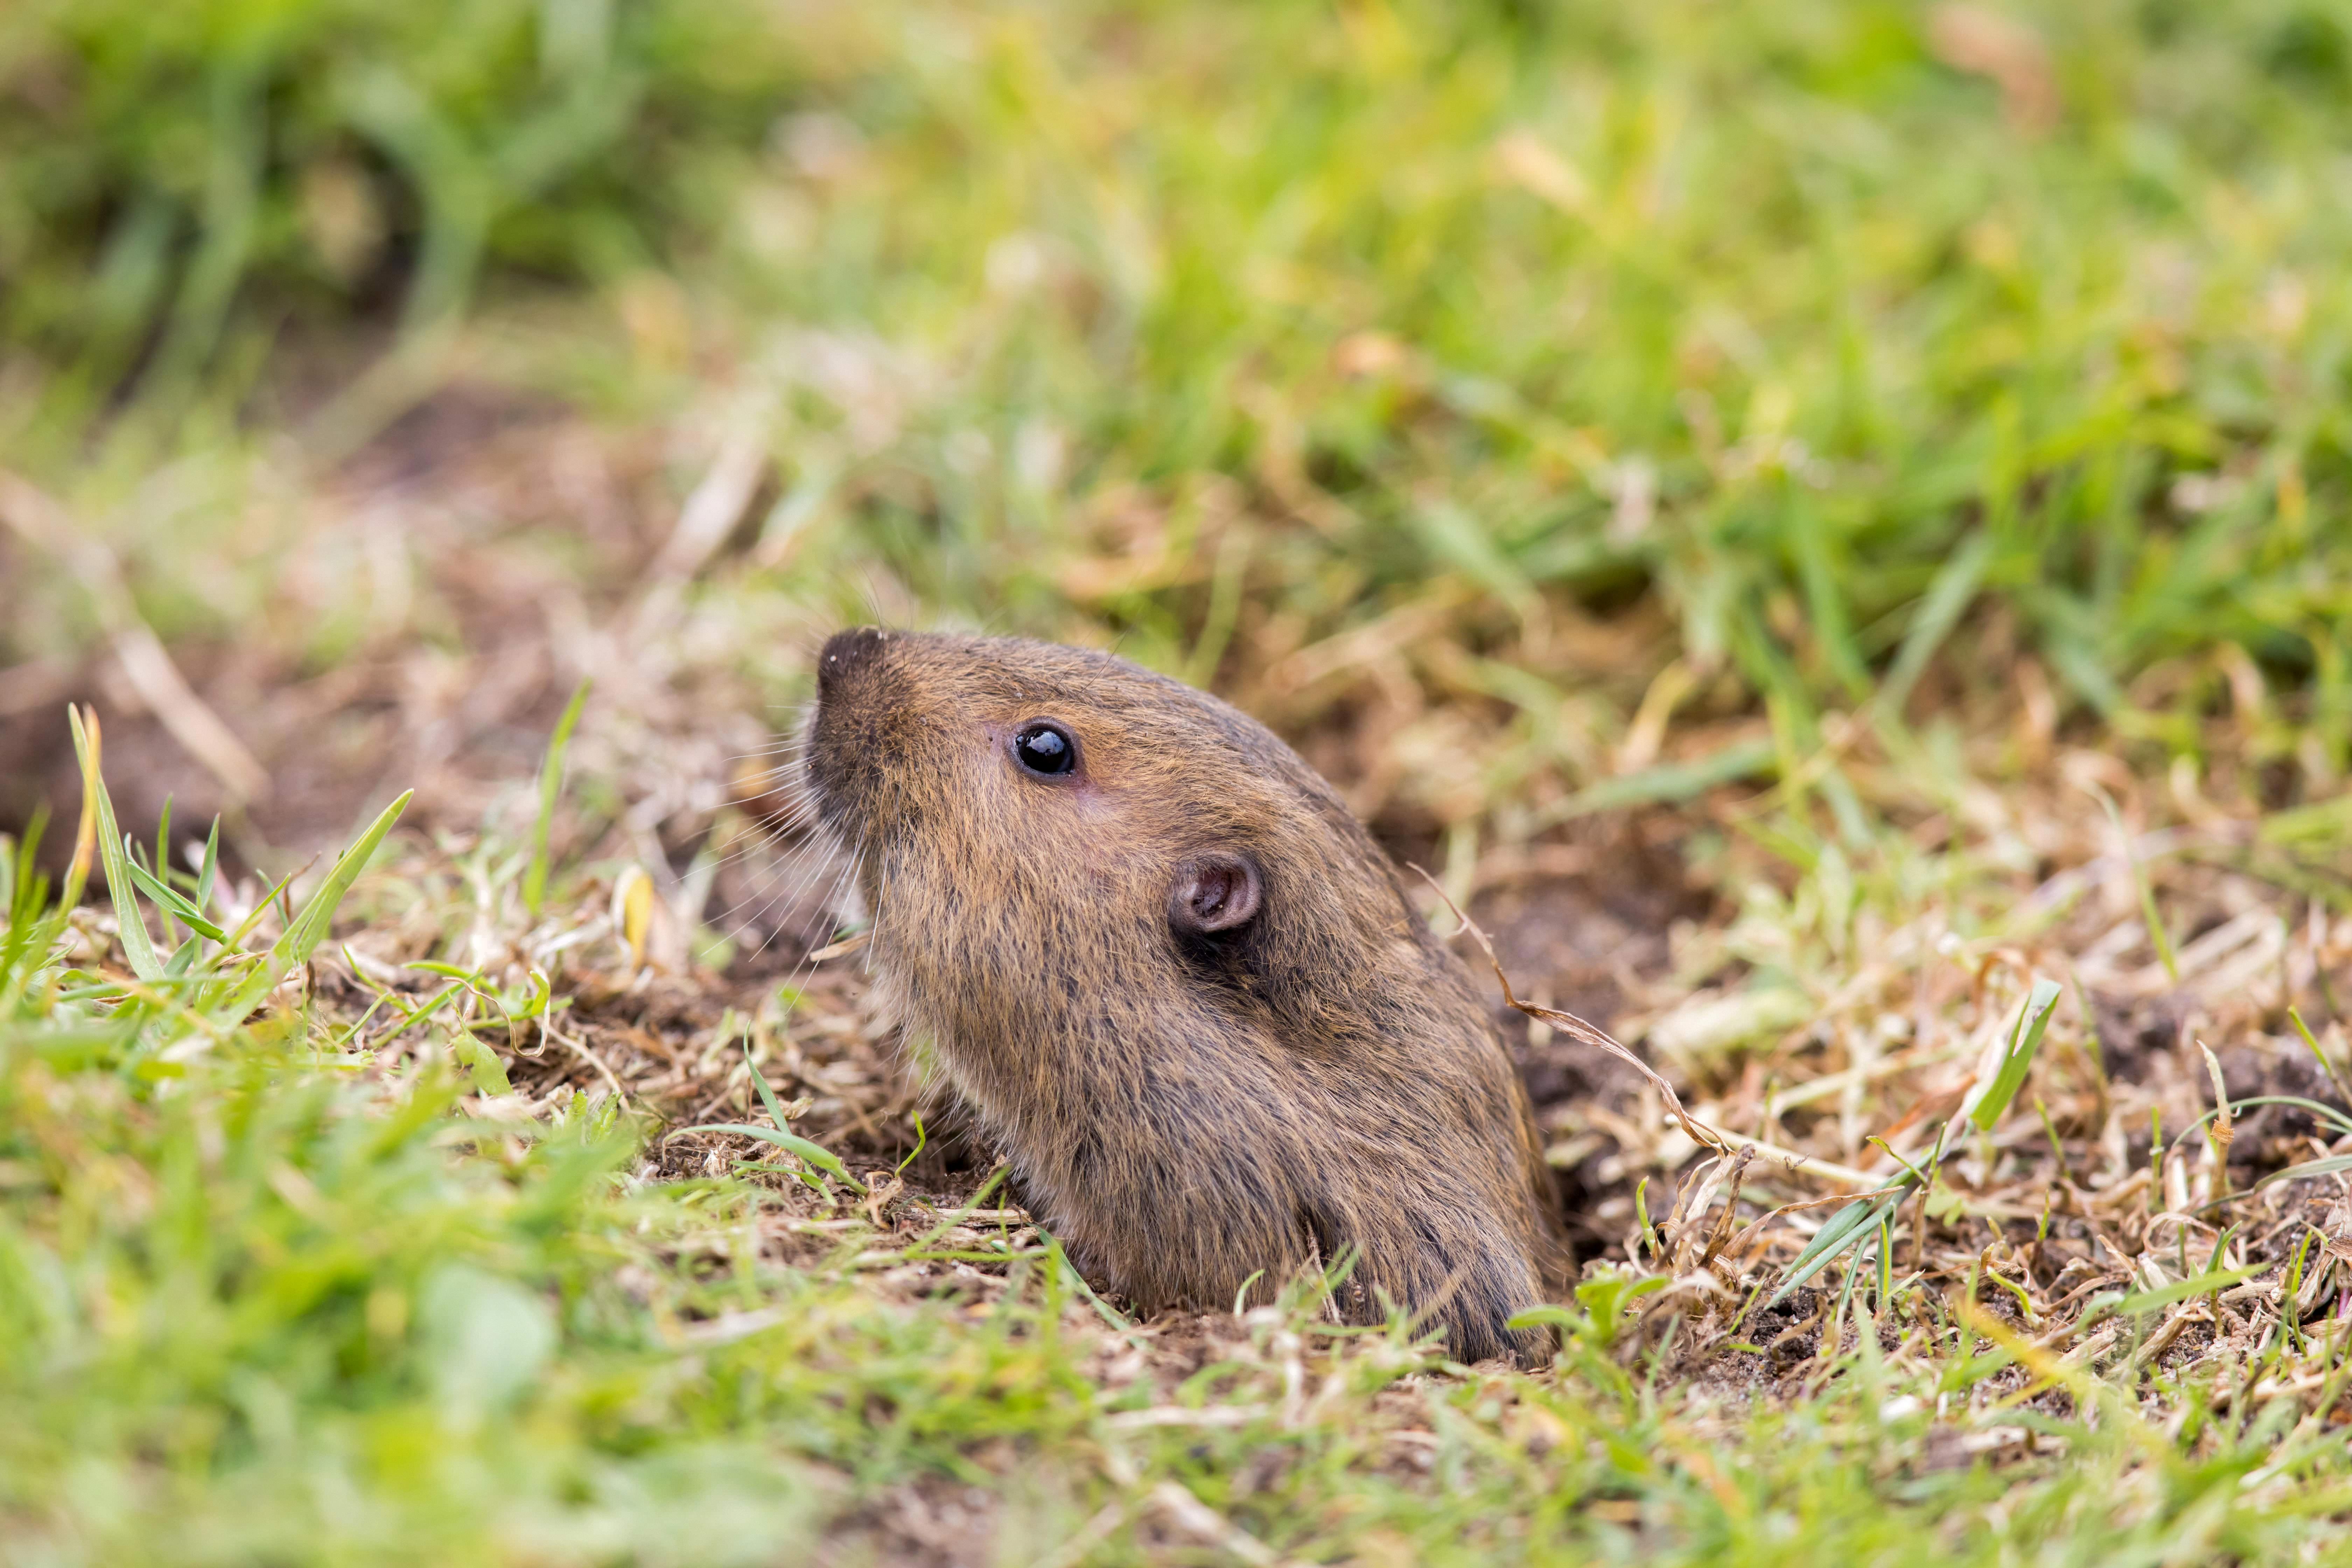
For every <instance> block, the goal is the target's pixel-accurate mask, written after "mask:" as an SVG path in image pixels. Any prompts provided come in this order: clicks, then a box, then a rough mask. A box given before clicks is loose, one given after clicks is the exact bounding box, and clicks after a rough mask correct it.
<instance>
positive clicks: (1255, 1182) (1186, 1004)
mask: <svg viewBox="0 0 2352 1568" xmlns="http://www.w3.org/2000/svg"><path fill="white" fill-rule="evenodd" d="M817 686H818V700H817V708H816V711H815V713H814V716H813V718H812V720H811V722H810V730H809V735H808V745H807V747H806V752H805V755H806V761H805V763H804V764H803V765H804V767H805V770H806V776H805V781H804V782H805V784H806V787H807V789H808V792H809V796H810V798H811V800H812V801H813V802H814V806H815V809H816V813H817V816H818V818H819V820H820V821H821V822H823V823H824V825H825V826H827V827H829V828H830V829H831V830H832V832H833V833H834V834H835V835H836V836H837V837H839V839H840V841H841V842H842V844H843V845H844V846H845V848H846V849H847V850H848V851H849V853H850V854H851V855H852V856H853V857H854V858H855V862H856V876H857V878H858V879H859V886H860V889H861V891H862V893H863V895H864V898H865V901H866V908H867V909H868V910H870V911H871V914H872V917H873V933H872V941H871V942H870V944H869V946H868V948H867V952H868V962H869V963H870V964H871V965H872V967H873V970H874V973H875V974H876V977H877V985H878V986H879V987H880V988H881V990H882V991H883V993H884V994H885V996H886V997H887V999H888V1000H889V1001H890V1002H892V1003H893V1004H894V1005H895V1008H896V1011H897V1013H898V1016H899V1018H900V1019H901V1020H902V1021H903V1023H904V1024H905V1026H906V1027H907V1028H908V1032H909V1034H910V1036H912V1037H928V1038H929V1041H930V1042H931V1043H932V1045H933V1047H934V1048H935V1050H936V1053H937V1059H938V1061H939V1063H940V1066H941V1068H943V1069H944V1075H945V1077H946V1078H947V1079H948V1080H949V1082H950V1085H951V1086H952V1088H953V1089H954V1090H955V1091H956V1092H957V1093H958V1094H959V1095H961V1097H962V1099H963V1100H965V1101H966V1102H968V1103H969V1105H970V1107H971V1110H972V1111H973V1112H974V1113H975V1116H976V1119H977V1121H978V1122H979V1123H980V1125H981V1127H982V1129H983V1130H984V1131H985V1132H986V1133H987V1134H988V1135H990V1136H991V1137H992V1138H993V1139H994V1140H995V1141H996V1142H998V1144H999V1145H1000V1146H1001V1147H1002V1149H1003V1152H1004V1153H1005V1155H1006V1158H1007V1159H1008V1160H1009V1161H1010V1163H1011V1165H1012V1167H1013V1174H1014V1175H1015V1177H1016V1179H1017V1180H1018V1181H1019V1183H1020V1184H1021V1186H1022V1188H1023V1190H1024V1193H1025V1194H1027V1196H1028V1198H1029V1200H1030V1203H1031V1205H1032V1206H1033V1207H1034V1209H1035V1210H1036V1211H1037V1212H1038V1215H1039V1217H1040V1218H1041V1219H1042V1220H1043V1221H1044V1223H1045V1226H1046V1227H1047V1228H1048V1229H1049V1230H1051V1231H1052V1232H1053V1234H1055V1236H1057V1237H1061V1238H1062V1240H1063V1242H1064V1243H1065V1245H1066V1247H1067V1248H1068V1250H1069V1252H1070V1255H1071V1257H1072V1258H1073V1260H1074V1261H1075V1262H1076V1264H1077V1266H1078V1267H1079V1268H1080V1269H1081V1270H1082V1271H1084V1272H1085V1273H1086V1274H1087V1275H1088V1277H1089V1278H1091V1279H1096V1280H1097V1281H1098V1282H1101V1283H1105V1284H1108V1285H1109V1286H1111V1287H1114V1288H1116V1289H1118V1290H1121V1291H1123V1292H1125V1293H1126V1294H1127V1295H1128V1296H1129V1297H1130V1298H1131V1299H1132V1300H1134V1301H1135V1302H1136V1304H1137V1305H1138V1306H1139V1308H1141V1309H1142V1310H1146V1311H1151V1310H1159V1309H1161V1308H1167V1307H1188V1308H1196V1309H1212V1308H1225V1307H1230V1306H1232V1305H1233V1304H1234V1302H1235V1300H1237V1299H1240V1300H1250V1301H1258V1302H1263V1301H1266V1300H1271V1299H1272V1298H1273V1296H1274V1295H1275V1293H1276V1290H1277V1289H1279V1287H1280V1285H1281V1284H1282V1283H1283V1282H1284V1281H1285V1280H1286V1279H1289V1278H1291V1277H1292V1276H1293V1275H1294V1274H1295V1273H1296V1272H1297V1270H1299V1269H1300V1268H1330V1267H1332V1266H1333V1265H1334V1264H1335V1263H1337V1262H1338V1261H1339V1259H1341V1258H1343V1257H1344V1256H1349V1255H1352V1256H1353V1257H1354V1258H1355V1262H1354V1266H1353V1268H1352V1270H1351V1272H1350V1273H1349V1276H1348V1278H1347V1279H1346V1281H1345V1283H1344V1284H1343V1285H1342V1287H1341V1288H1340V1289H1339V1292H1338V1294H1337V1297H1336V1300H1335V1305H1336V1307H1337V1310H1339V1313H1340V1315H1341V1316H1342V1317H1344V1318H1345V1319H1347V1320H1348V1321H1355V1322H1374V1323H1376V1322H1380V1321H1383V1320H1384V1317H1385V1314H1386V1312H1387V1311H1388V1310H1390V1307H1391V1305H1394V1306H1401V1307H1402V1308H1404V1309H1406V1310H1409V1311H1411V1312H1412V1313H1414V1314H1415V1315H1416V1316H1417V1317H1419V1318H1420V1319H1421V1320H1422V1321H1425V1322H1428V1323H1433V1324H1442V1325H1444V1330H1445V1335H1446V1346H1447V1349H1448V1352H1449V1353H1451V1354H1453V1355H1454V1356H1455V1357H1457V1358H1459V1359H1461V1360H1464V1361H1478V1360H1484V1359H1486V1358H1489V1357H1495V1356H1509V1357H1513V1358H1515V1359H1517V1360H1519V1361H1522V1362H1530V1361H1534V1360H1537V1359H1538V1358H1540V1357H1542V1356H1544V1355H1545V1354H1547V1353H1548V1350H1549V1341H1548V1338H1547V1337H1546V1336H1544V1335H1542V1334H1539V1333H1537V1332H1531V1331H1525V1330H1517V1331H1515V1330H1513V1329H1511V1328H1509V1327H1508V1326H1507V1320H1508V1319H1509V1318H1510V1317H1511V1316H1512V1315H1513V1314H1514V1313H1516V1312H1518V1311H1520V1310H1523V1309H1525V1308H1528V1307H1530V1306H1533V1305H1536V1304H1537V1303H1538V1302H1539V1301H1541V1300H1543V1299H1544V1291H1543V1287H1544V1282H1545V1280H1546V1279H1547V1277H1548V1272H1549V1270H1550V1269H1551V1268H1553V1267H1554V1266H1555V1264H1556V1260H1557V1258H1558V1247H1559V1242H1558V1237H1557V1232H1556V1216H1555V1215H1554V1212H1553V1205H1552V1204H1551V1203H1550V1202H1549V1201H1547V1195H1548V1194H1549V1187H1550V1175H1549V1171H1548V1169H1547V1168H1546V1166H1545V1165H1544V1163H1543V1157H1542V1152H1541V1144H1540V1142H1539V1140H1538V1135H1537V1131H1536V1126H1535V1119H1534V1115H1533V1112H1532V1110H1531V1108H1530V1106H1529V1104H1528V1097H1527V1092H1526V1089H1525V1088H1524V1087H1523V1086H1522V1084H1521V1082H1520V1080H1519V1077H1518V1074H1517V1071H1516V1069H1515V1068H1514V1067H1513V1065H1512V1062H1511V1059H1510V1057H1509V1055H1508V1053H1507V1050H1506V1048H1505V1047H1504V1045H1503V1042H1502V1039H1501V1037H1500V1036H1499V1035H1498V1034H1497V1032H1496V1027H1495V1024H1494V1020H1493V1017H1492V1016H1491V1015H1490V1014H1489V1012H1488V1010H1487V1007H1486V1005H1485V1004H1484V1003H1483V1002H1482V1000H1481V999H1480V997H1479V994H1478V993H1477V991H1476V990H1475V987H1474V986H1473V984H1472V982H1471V979H1470V975H1469V973H1468V972H1467V970H1466V969H1465V967H1464V965H1463V963H1461V961H1460V960H1459V959H1458V958H1457V957H1455V956H1454V953H1452V952H1449V951H1448V950H1447V949H1446V948H1445V947H1444V946H1443V945H1442V944H1440V942H1438V941H1437V939H1436V937H1435V936H1434V935H1433V933H1432V932H1431V931H1430V929H1429V927H1428V925H1427V923H1426V922H1425V921H1423V920H1422V918H1421V916H1420V914H1419V913H1418V912H1417V911H1416V910H1414V909H1413V907H1412V902H1411V901H1410V900H1408V899H1407V898H1406V897H1405V893H1404V889H1403V887H1402V883H1401V881H1400V879H1399V877H1398V874H1397V870H1396V868H1395V867H1394V865H1393V864H1392V863H1391V861H1390V859H1389V858H1388V857H1387V856H1386V855H1385V854H1384V853H1382V851H1381V848H1380V847H1379V846H1378V845H1376V844H1375V843H1374V842H1373V841H1372V839H1371V837H1370V835H1369V834H1368V833H1366V832H1365V830H1364V828H1363V826H1362V825H1361V824H1360V823H1359V822H1358V821H1357V820H1356V819H1355V817H1354V816H1351V815H1350V814H1349V811H1348V809H1347V807H1346V806H1345V805H1342V804H1341V803H1340V801H1339V797H1338V796H1337V795H1335V794H1334V793H1333V791H1332V789H1331V786H1330V785H1329V784H1326V783H1325V782H1324V780H1323V779H1322V778H1321V777H1320V776H1319V775H1318V774H1317V773H1316V772H1315V771H1314V770H1313V769H1312V768H1310V767H1308V766H1307V763H1306V762H1305V761H1304V760H1302V759H1301V758H1300V757H1299V756H1298V754H1297V752H1293V751H1292V750H1291V749H1290V748H1289V747H1288V746H1286V745H1285V744H1283V742H1281V741H1279V740H1277V739H1276V737H1275V736H1274V734H1273V733H1272V732H1271V731H1268V730H1266V729H1265V726H1263V725H1261V724H1259V723H1257V722H1256V721H1254V720H1252V719H1250V718H1248V717H1246V716H1245V715H1244V714H1243V713H1241V712H1240V711H1238V710H1235V709H1234V708H1232V707H1230V706H1228V705H1227V704H1225V703H1223V702H1222V701H1219V700H1217V699H1215V698H1213V697H1210V696H1207V695H1205V694H1203V693H1202V692H1199V691H1196V690H1193V689H1192V688H1190V687H1187V686H1184V685H1181V684H1180V683H1179V682H1177V681H1174V680H1171V679H1167V678H1166V677H1164V676H1160V675H1155V674H1153V673H1151V672H1150V671H1149V670H1146V669H1142V668H1139V667H1137V666H1135V665H1133V664H1130V663H1128V662H1127V661H1126V660H1123V659H1119V658H1113V657H1111V656H1109V655H1107V654H1101V653H1093V652H1087V651H1083V650H1080V649H1076V648H1069V647H1055V646H1053V645H1050V644H1045V643H1036V642H1027V641H1021V640H1016V639H1012V638H999V637H952V636H935V635H918V634H910V633H904V632H897V631H883V630H878V629H876V628H873V627H860V628H857V629H855V630H851V631H845V632H842V633H840V634H839V635H837V636H835V637H833V638H832V639H831V640H829V641H828V642H827V643H826V644H825V645H824V650H823V652H822V653H821V655H820V656H819V660H818V665H817Z"/></svg>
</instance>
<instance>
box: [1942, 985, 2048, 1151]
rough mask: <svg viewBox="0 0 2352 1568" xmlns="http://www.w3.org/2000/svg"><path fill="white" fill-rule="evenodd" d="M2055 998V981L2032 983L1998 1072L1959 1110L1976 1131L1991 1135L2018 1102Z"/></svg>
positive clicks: (2040, 1045)
mask: <svg viewBox="0 0 2352 1568" xmlns="http://www.w3.org/2000/svg"><path fill="white" fill-rule="evenodd" d="M2058 996H2059V986H2058V983H2057V982H2056V981H2054V980H2041V979H2037V980H2035V981H2034V983H2033V989H2032V993H2031V994H2028V995H2027V997H2026V999H2025V1006H2024V1008H2023V1009H2022V1010H2021V1012H2020V1013H2019V1014H2018V1016H2017V1023H2016V1025H2015V1026H2014V1027H2013V1028H2012V1029H2011V1034H2010V1044H2009V1049H2008V1050H2007V1051H2005V1052H2004V1053H2002V1056H2001V1059H2000V1068H1999V1069H1998V1070H1997V1071H1995V1072H1994V1074H1993V1076H1992V1077H1991V1078H1990V1079H1987V1080H1986V1081H1985V1082H1984V1083H1983V1084H1981V1085H1979V1087H1978V1088H1977V1089H1976V1090H1975V1091H1974V1092H1972V1093H1971V1094H1970V1095H1969V1099H1968V1100H1967V1101H1966V1102H1965V1103H1964V1104H1963V1106H1962V1107H1961V1110H1962V1114H1964V1115H1965V1116H1966V1117H1967V1118H1968V1119H1969V1121H1973V1122H1975V1123H1976V1125H1977V1128H1978V1130H1979V1131H1985V1132H1990V1131H1992V1130H1993V1127H1994V1125H1995V1124H1996V1123H1997V1122H1999V1121H2000V1119H2001V1118H2002V1117H2003V1116H2005V1115H2007V1114H2008V1113H2009V1102H2010V1101H2011V1100H2014V1099H2016V1098H2017V1091H2018V1089H2020V1088H2021V1086H2022V1085H2023V1084H2024V1082H2025V1075H2026V1072H2027V1070H2028V1069H2029V1068H2032V1066H2033V1053H2034V1052H2035V1051H2037V1050H2039V1049H2040V1048H2041V1047H2042V1035H2043V1034H2044V1033H2045V1032H2046V1031H2047V1030H2048V1029H2049V1027H2050V1015H2051V1013H2052V1012H2053V1010H2055V1008H2056V1007H2057V1005H2058Z"/></svg>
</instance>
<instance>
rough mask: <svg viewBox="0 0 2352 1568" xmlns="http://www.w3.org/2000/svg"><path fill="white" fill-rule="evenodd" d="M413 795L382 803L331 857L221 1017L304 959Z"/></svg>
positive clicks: (245, 1009) (234, 1016) (240, 1010)
mask: <svg viewBox="0 0 2352 1568" xmlns="http://www.w3.org/2000/svg"><path fill="white" fill-rule="evenodd" d="M415 793H416V792H415V790H404V791H403V792H402V793H401V796H400V798H399V799H398V800H395V801H394V802H393V803H392V804H391V805H387V806H385V807H384V808H383V812H382V813H381V814H379V815H378V816H377V817H376V819H375V821H374V822H373V823H372V824H370V825H369V827H368V830H367V831H366V832H365V833H363V834H362V835H360V838H359V842H357V843H356V844H353V845H352V847H350V848H349V849H346V850H344V851H343V852H342V853H341V855H339V856H337V857H336V858H335V864H334V866H333V868H331V870H329V871H328V873H327V879H326V880H325V881H324V882H322V883H320V886H319V890H318V891H317V892H315V893H313V894H311V895H310V902H308V903H306V904H304V905H303V906H302V912H301V913H300V914H299V915H297V916H296V917H295V918H294V920H293V921H291V922H290V923H289V924H288V926H287V928H286V931H285V934H284V935H282V936H280V937H279V938H278V941H277V942H275V943H274V944H272V946H271V947H270V949H269V954H268V957H267V958H266V959H265V960H264V961H263V962H262V963H260V964H259V965H257V967H256V968H255V969H254V971H253V973H250V974H248V975H247V976H246V978H245V983H244V984H241V985H239V986H238V987H237V988H236V991H235V992H234V993H233V994H231V995H230V997H229V999H228V1001H227V1002H226V1004H225V1005H223V1006H222V1008H221V1009H220V1014H221V1016H222V1017H223V1018H225V1019H226V1020H227V1021H229V1022H232V1023H234V1022H236V1020H238V1019H240V1018H243V1017H244V1016H246V1015H247V1013H250V1012H251V1011H253V1008H254V1005H256V1004H257V1003H258V1002H259V1001H260V1000H261V999H262V998H263V997H264V996H266V995H268V994H269V993H270V991H271V990H272V989H273V988H274V987H275V986H276V985H277V984H278V981H279V980H281V979H283V978H284V977H285V976H286V974H287V973H288V972H289V970H291V969H293V967H294V966H295V965H296V964H298V963H302V962H304V961H305V960H306V959H308V958H309V957H310V954H311V952H313V951H315V950H316V949H317V947H318V945H319V943H320V942H322V941H324V940H325V938H326V935H327V927H328V924H329V922H330V921H332V920H333V919H334V918H335V907H336V906H337V905H338V904H341V902H342V901H343V895H344V894H345V893H347V892H349V891H350V890H351V886H352V883H353V882H355V881H357V880H359V876H360V873H361V872H362V871H363V870H365V869H367V863H368V861H369V860H370V859H372V858H373V857H374V855H375V852H376V847H377V846H378V845H381V844H382V843H383V839H384V835H386V834H388V833H390V832H391V831H392V825H393V824H394V823H395V822H398V821H399V820H400V814H401V813H402V812H404V811H405V810H407V809H408V802H409V798H410V796H412V795H415ZM279 886H281V887H283V886H284V884H283V883H281V884H279Z"/></svg>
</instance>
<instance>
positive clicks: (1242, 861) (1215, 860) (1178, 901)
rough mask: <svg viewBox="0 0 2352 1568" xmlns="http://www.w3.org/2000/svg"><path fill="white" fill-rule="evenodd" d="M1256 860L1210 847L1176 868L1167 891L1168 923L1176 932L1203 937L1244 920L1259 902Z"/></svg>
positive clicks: (1259, 885) (1252, 912)
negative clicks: (1207, 851) (1204, 853)
mask: <svg viewBox="0 0 2352 1568" xmlns="http://www.w3.org/2000/svg"><path fill="white" fill-rule="evenodd" d="M1261 887H1262V884H1261V881H1260V879H1259V876H1258V869H1257V862H1256V861H1255V860H1252V859H1251V858H1249V857H1248V856H1246V855H1235V854H1232V853H1230V852H1228V851H1225V850H1213V851H1211V852H1210V853H1208V854H1206V855H1196V856H1194V857H1193V858H1191V859H1190V860H1187V861H1185V862H1184V863H1183V864H1182V865H1181V866H1179V867H1177V868H1176V885H1175V886H1174V887H1173V888H1171V889H1169V893H1168V923H1169V924H1170V925H1172V926H1174V927H1175V928H1176V929H1177V930H1178V931H1182V932H1186V933H1188V934H1191V935H1195V936H1205V935H1207V934H1208V933H1210V932H1212V931H1231V930H1233V929H1234V927H1235V926H1239V925H1244V924H1246V923H1248V921H1249V920H1250V917H1251V916H1253V915H1255V914H1256V913H1257V907H1258V905H1259V904H1260V903H1261V902H1262V901H1263V900H1262V898H1261V897H1260V893H1261Z"/></svg>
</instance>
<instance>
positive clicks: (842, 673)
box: [816, 626, 886, 702]
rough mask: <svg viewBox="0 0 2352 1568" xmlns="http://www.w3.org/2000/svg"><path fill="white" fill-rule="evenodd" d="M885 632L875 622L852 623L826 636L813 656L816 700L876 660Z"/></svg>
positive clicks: (876, 662) (831, 693)
mask: <svg viewBox="0 0 2352 1568" xmlns="http://www.w3.org/2000/svg"><path fill="white" fill-rule="evenodd" d="M885 636H886V634H885V633H884V632H883V630H882V628H881V627H879V626H852V627H850V628H849V630H847V631H845V632H835V633H834V635H833V636H831V637H827V638H826V639H825V644H824V652H822V653H820V654H818V655H817V659H816V693H817V700H819V701H820V702H822V701H824V700H827V699H829V698H831V697H832V696H833V695H834V693H835V692H836V691H838V690H840V689H841V687H842V684H843V683H844V682H845V681H849V680H854V679H856V678H857V677H858V676H859V675H860V674H862V673H864V672H865V671H866V670H868V669H871V668H874V666H875V665H877V664H878V663H880V662H881V658H882V643H883V638H884V637H885Z"/></svg>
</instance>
